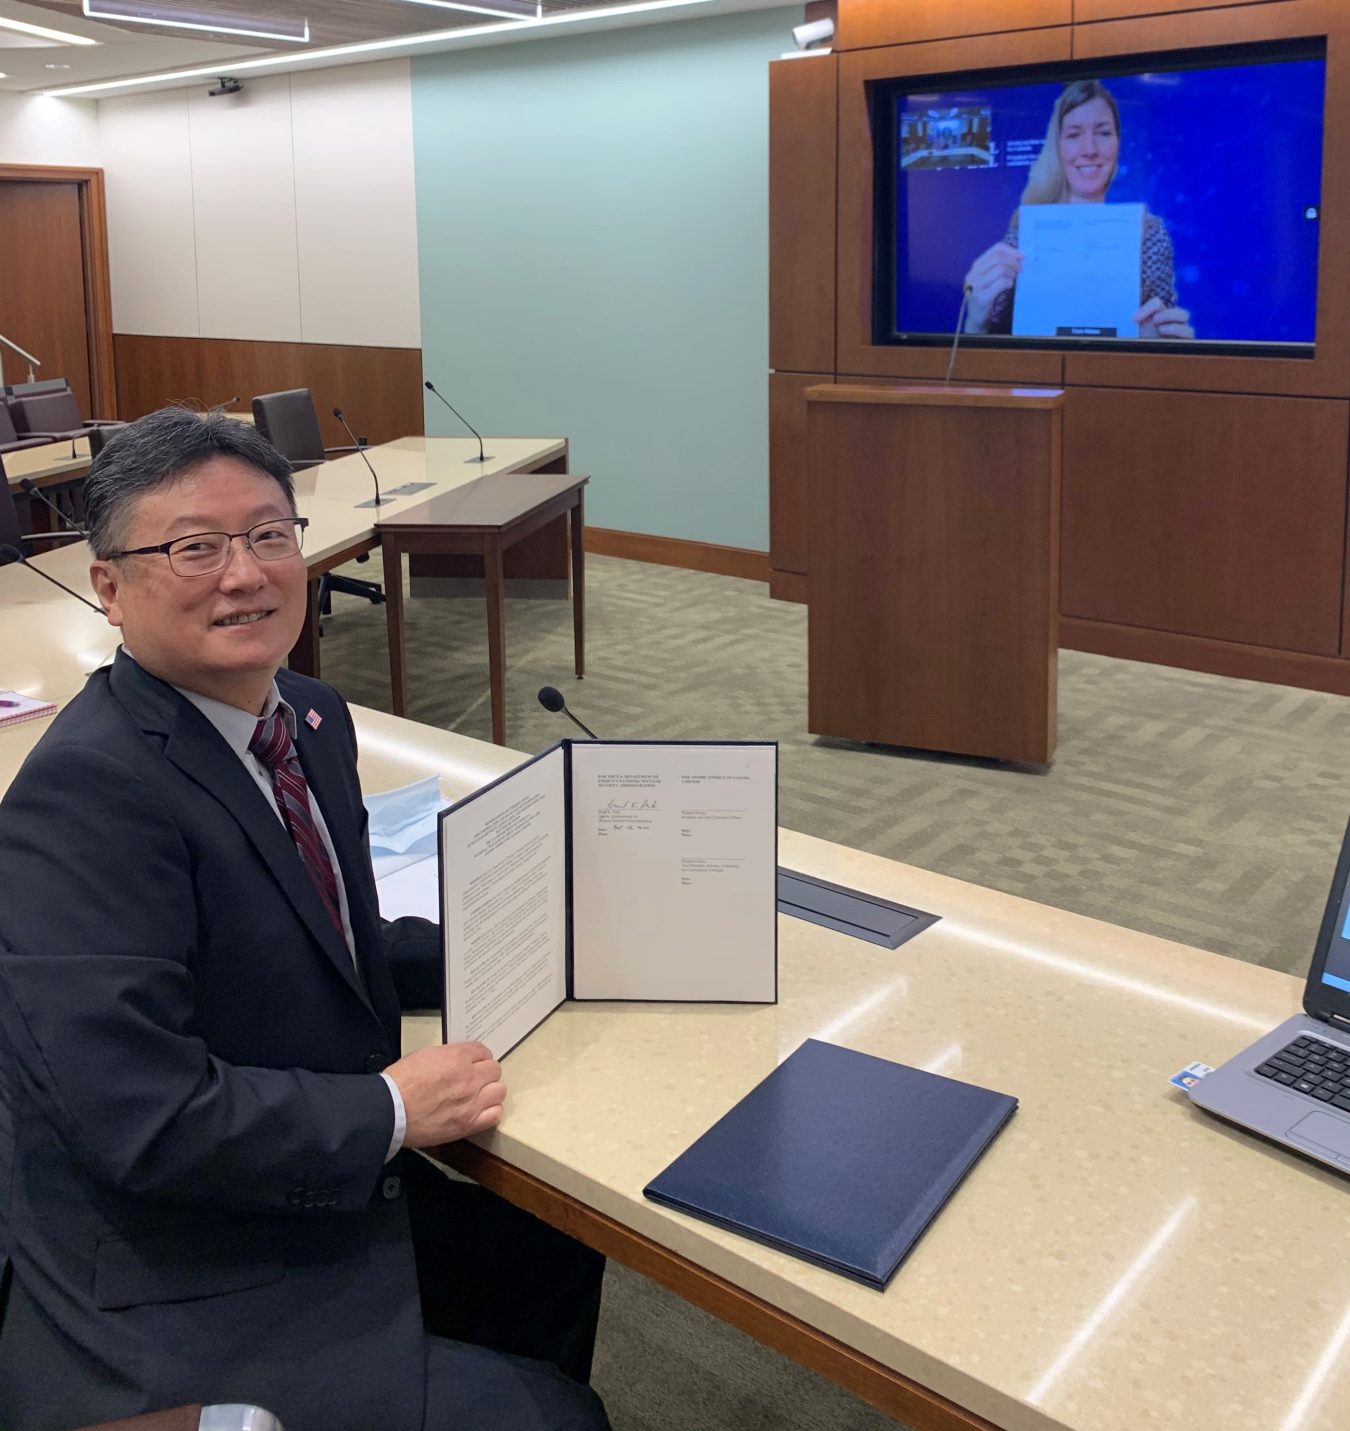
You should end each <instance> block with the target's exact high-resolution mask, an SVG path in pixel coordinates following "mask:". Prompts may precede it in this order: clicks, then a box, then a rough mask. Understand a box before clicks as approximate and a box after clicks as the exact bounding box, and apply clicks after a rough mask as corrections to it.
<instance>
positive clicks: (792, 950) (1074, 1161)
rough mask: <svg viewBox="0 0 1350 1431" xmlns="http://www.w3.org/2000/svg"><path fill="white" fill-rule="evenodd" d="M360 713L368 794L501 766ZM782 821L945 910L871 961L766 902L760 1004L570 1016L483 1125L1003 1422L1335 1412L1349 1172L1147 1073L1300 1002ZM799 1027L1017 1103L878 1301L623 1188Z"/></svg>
mask: <svg viewBox="0 0 1350 1431" xmlns="http://www.w3.org/2000/svg"><path fill="white" fill-rule="evenodd" d="M369 719H370V718H369V715H368V713H362V714H361V715H359V716H358V726H359V727H360V728H361V730H362V742H363V747H362V756H361V775H362V783H363V786H364V787H365V788H366V789H368V790H376V789H385V788H389V787H390V786H393V785H397V784H400V783H403V782H405V781H408V780H411V779H413V778H416V777H417V776H419V775H425V774H428V773H430V772H432V771H440V772H442V773H443V774H444V775H446V777H447V778H448V779H449V780H450V781H451V782H452V783H453V784H455V785H462V784H463V782H464V780H465V779H466V777H468V778H471V777H473V776H474V775H476V774H477V775H481V777H482V778H484V779H486V778H489V777H490V776H491V775H492V774H495V773H496V772H497V771H498V770H499V768H500V762H501V761H502V760H503V759H505V760H510V759H511V758H512V756H511V753H510V752H507V751H499V750H495V749H494V748H492V747H490V746H486V745H479V744H478V743H477V742H466V741H465V740H464V738H463V737H456V736H450V735H447V734H445V733H443V732H439V731H434V730H431V729H430V728H427V727H416V726H414V727H409V726H408V725H407V724H406V723H403V722H400V723H398V724H397V725H394V724H392V722H393V718H392V717H380V718H379V719H380V720H381V721H382V722H384V723H385V730H386V732H393V731H397V732H398V734H397V736H392V735H388V734H387V735H386V739H387V740H392V741H393V744H392V745H388V746H386V745H385V744H382V743H381V742H378V741H372V740H371V739H370V738H369V737H368V736H367V735H366V733H365V730H366V727H367V723H368V722H369ZM475 747H476V748H475ZM395 753H396V758H395ZM781 840H782V843H781V846H780V851H779V854H780V859H781V861H782V862H783V864H784V865H786V866H788V867H789V868H792V869H796V870H801V871H804V872H806V873H808V874H813V875H817V876H820V877H822V878H824V879H828V880H833V881H836V882H838V883H841V884H847V885H852V886H854V887H857V888H861V889H865V890H869V891H871V892H873V893H876V894H879V895H882V896H884V897H887V898H890V899H894V900H897V901H899V902H902V903H906V904H911V905H916V906H918V907H919V908H921V909H926V910H929V911H932V912H934V913H937V914H940V915H942V920H941V922H939V923H938V924H936V925H934V926H933V927H932V928H930V929H928V930H926V931H925V932H924V933H923V934H921V935H919V936H918V937H917V938H916V939H914V940H912V941H911V942H910V943H908V944H905V945H903V946H902V947H901V948H899V949H897V950H893V951H892V950H888V949H881V948H878V947H876V946H874V945H871V944H867V943H863V942H861V941H859V940H855V939H851V938H848V937H847V936H845V935H842V934H836V933H833V932H831V931H829V930H825V929H820V928H817V927H816V926H814V925H810V924H806V923H803V922H801V921H799V920H796V919H792V918H788V917H786V916H782V917H780V920H779V932H780V960H781V982H780V988H781V1001H780V1003H779V1004H778V1005H777V1006H776V1007H772V1008H744V1007H707V1006H686V1007H678V1006H674V1005H657V1004H653V1005H640V1004H627V1005H607V1004H569V1005H566V1006H565V1007H564V1008H563V1009H562V1010H560V1011H559V1012H558V1013H557V1014H555V1015H554V1016H553V1017H552V1018H551V1019H549V1020H548V1021H547V1022H546V1023H545V1024H544V1025H543V1027H542V1028H540V1029H539V1030H537V1031H536V1032H535V1033H533V1034H532V1035H531V1036H530V1037H529V1039H527V1040H526V1042H525V1043H524V1044H523V1045H521V1046H520V1047H519V1048H518V1049H517V1050H516V1051H515V1052H514V1053H512V1054H511V1055H509V1057H508V1058H507V1059H506V1063H505V1070H506V1083H507V1087H508V1090H509V1097H508V1103H507V1115H506V1118H505V1120H504V1122H503V1124H502V1126H501V1128H500V1129H499V1130H498V1131H497V1132H496V1133H494V1134H491V1135H488V1136H486V1137H483V1138H480V1139H478V1140H477V1141H479V1142H480V1143H481V1144H482V1145H483V1146H484V1147H485V1148H488V1149H490V1150H491V1151H493V1152H495V1153H496V1154H497V1155H498V1156H500V1157H502V1158H504V1159H506V1160H507V1161H508V1162H510V1163H512V1164H514V1165H516V1166H518V1167H520V1168H522V1169H524V1170H525V1171H526V1172H529V1173H532V1174H533V1175H535V1176H536V1177H538V1178H541V1179H543V1180H544V1181H545V1182H547V1183H549V1184H551V1185H552V1186H553V1187H556V1188H559V1189H560V1190H562V1191H563V1192H565V1193H568V1194H570V1195H571V1196H573V1197H575V1198H577V1199H579V1200H580V1201H582V1202H584V1203H586V1204H587V1205H588V1206H590V1207H592V1208H594V1209H596V1210H598V1211H599V1212H602V1213H605V1214H607V1215H609V1216H610V1217H612V1218H614V1219H616V1220H617V1221H619V1222H621V1223H622V1224H624V1225H625V1226H627V1227H630V1228H633V1229H635V1230H636V1231H638V1232H640V1233H642V1234H645V1235H646V1236H647V1237H650V1238H651V1239H653V1240H654V1241H656V1242H659V1243H661V1244H662V1245H663V1246H666V1247H669V1248H671V1249H673V1250H674V1251H676V1252H678V1253H681V1254H682V1255H683V1256H685V1257H687V1258H689V1259H690V1260H692V1261H694V1262H696V1263H698V1264H699V1265H700V1266H703V1267H705V1268H707V1269H709V1270H710V1271H712V1272H714V1273H717V1274H719V1275H720V1276H722V1277H725V1278H726V1279H728V1280H729V1281H731V1282H733V1283H735V1284H736V1285H738V1286H740V1287H743V1288H745V1289H746V1290H748V1291H750V1292H752V1293H754V1294H756V1295H758V1296H759V1297H762V1298H763V1299H765V1300H766V1301H768V1302H770V1303H772V1304H773V1305H774V1306H777V1307H781V1308H783V1309H784V1310H786V1311H788V1312H790V1313H792V1314H793V1315H795V1316H797V1317H799V1318H800V1319H801V1320H803V1321H804V1322H806V1323H807V1324H808V1325H810V1326H812V1327H815V1328H817V1329H819V1330H821V1331H823V1332H825V1333H827V1334H828V1335H831V1336H834V1337H837V1338H838V1339H839V1340H841V1341H843V1342H845V1343H847V1344H848V1345H849V1346H852V1347H855V1348H857V1349H858V1350H860V1351H862V1352H864V1353H865V1354H867V1355H869V1356H871V1357H873V1358H875V1359H876V1360H877V1361H880V1362H882V1363H883V1364H884V1365H886V1366H889V1367H892V1368H893V1369H895V1370H897V1371H900V1372H902V1373H903V1374H905V1375H907V1376H910V1377H912V1378H913V1379H914V1380H916V1381H919V1382H921V1383H922V1384H923V1385H925V1386H928V1387H930V1388H932V1389H933V1390H935V1391H937V1392H939V1393H941V1394H942V1395H945V1396H947V1397H949V1398H951V1399H952V1400H954V1401H956V1402H958V1403H959V1404H961V1405H962V1406H965V1407H967V1408H968V1409H970V1410H971V1411H974V1412H976V1413H977V1414H979V1415H983V1416H985V1417H987V1418H988V1419H990V1420H991V1421H993V1422H995V1423H996V1424H997V1425H999V1426H1003V1427H1006V1428H1007V1431H1048V1428H1052V1427H1074V1428H1079V1431H1140V1428H1144V1427H1166V1428H1176V1431H1207V1428H1213V1431H1343V1428H1344V1427H1346V1426H1347V1425H1350V1368H1346V1367H1345V1365H1344V1363H1345V1362H1346V1360H1347V1358H1346V1357H1345V1356H1344V1355H1343V1353H1344V1352H1345V1351H1346V1350H1347V1342H1348V1341H1350V1186H1348V1185H1347V1183H1346V1181H1345V1180H1344V1179H1343V1178H1341V1177H1339V1176H1337V1175H1336V1174H1334V1173H1331V1172H1328V1171H1324V1170H1322V1169H1321V1168H1319V1167H1317V1166H1315V1165H1313V1164H1311V1163H1309V1162H1305V1161H1303V1160H1301V1159H1299V1158H1297V1157H1295V1156H1293V1155H1292V1154H1289V1153H1286V1152H1284V1151H1283V1150H1280V1149H1276V1148H1272V1147H1269V1146H1267V1145H1265V1144H1262V1143H1260V1142H1259V1141H1258V1140H1257V1139H1255V1138H1253V1137H1250V1136H1248V1135H1246V1134H1244V1133H1241V1132H1238V1131H1236V1130H1232V1129H1229V1128H1227V1127H1225V1126H1224V1125H1222V1124H1220V1123H1218V1122H1216V1121H1214V1120H1213V1119H1210V1118H1208V1117H1206V1116H1205V1115H1203V1114H1201V1113H1199V1112H1197V1111H1195V1110H1193V1109H1192V1107H1191V1105H1190V1103H1189V1101H1188V1100H1187V1098H1186V1097H1185V1095H1184V1094H1183V1093H1182V1092H1180V1090H1178V1089H1176V1088H1174V1087H1172V1086H1171V1085H1170V1084H1169V1083H1168V1082H1167V1079H1168V1078H1169V1077H1170V1076H1171V1075H1172V1074H1173V1073H1175V1072H1176V1071H1177V1070H1178V1069H1180V1068H1182V1067H1183V1066H1184V1065H1186V1064H1187V1063H1190V1062H1192V1061H1194V1060H1202V1061H1204V1062H1207V1063H1210V1064H1218V1063H1220V1062H1222V1061H1223V1060H1224V1059H1226V1058H1228V1057H1229V1056H1231V1055H1232V1054H1235V1053H1237V1052H1238V1051H1239V1050H1240V1049H1242V1048H1243V1047H1244V1046H1245V1045H1246V1044H1248V1043H1249V1042H1251V1041H1252V1040H1253V1039H1254V1038H1255V1037H1256V1036H1257V1035H1258V1034H1260V1033H1263V1032H1264V1031H1266V1030H1267V1029H1269V1028H1271V1027H1273V1026H1274V1025H1275V1024H1277V1023H1279V1022H1280V1021H1281V1020H1282V1019H1284V1018H1287V1017H1288V1016H1289V1015H1290V1014H1291V1013H1294V1012H1295V1011H1297V1009H1298V1007H1299V1003H1300V998H1301V992H1302V985H1301V983H1300V982H1299V981H1297V980H1295V979H1291V978H1290V977H1288V976H1287V975H1284V974H1279V973H1275V972H1273V971H1271V970H1268V969H1262V968H1258V967H1255V966H1253V965H1249V964H1244V963H1240V962H1238V961H1236V960H1232V959H1225V958H1222V957H1220V956H1218V955H1215V954H1208V953H1204V952H1202V951H1200V950H1196V949H1190V948H1187V947H1185V946H1183V945H1178V944H1172V943H1169V942H1167V941H1166V940H1162V939H1156V938H1153V937H1151V936H1149V935H1145V934H1137V933H1133V932H1131V931H1129V930H1125V929H1119V928H1116V927H1114V926H1111V925H1107V924H1102V923H1099V922H1097V921H1095V920H1091V919H1086V918H1083V917H1081V916H1079V915H1074V914H1068V913H1065V912H1063V911H1061V910H1055V909H1050V908H1047V907H1045V906H1041V905H1037V904H1034V903H1032V902H1030V901H1028V900H1023V899H1017V898H1014V897H1012V896H1008V895H1002V894H996V893H994V892H992V891H989V890H985V889H980V888H978V887H977V886H974V885H969V884H965V883H963V882H961V881H959V880H953V879H948V878H945V877H944V876H942V875H937V874H932V873H930V872H928V871H925V870H919V869H915V868H912V867H910V866H906V865H901V864H897V863H895V862H893V861H890V860H886V859H882V858H879V857H877V856H874V855H867V854H862V853H860V852H858V851H854V850H849V849H845V848H843V847H841V846H838V845H832V844H828V843H826V842H824V841H822V840H816V839H813V838H811V837H809V836H806V835H801V834H795V833H793V832H791V831H786V830H785V831H783V832H782V835H781ZM404 1030H405V1044H406V1046H407V1047H412V1046H414V1045H417V1044H422V1043H429V1042H434V1041H438V1040H439V1038H440V1023H439V1019H437V1018H408V1019H405V1021H404ZM808 1037H813V1038H819V1039H824V1040H827V1041H830V1042H834V1043H840V1044H844V1045H846V1046H848V1047H850V1048H855V1049H860V1050H862V1051H864V1052H867V1053H873V1054H878V1055H880V1056H883V1057H886V1058H893V1059H897V1060H900V1061H902V1062H905V1063H909V1064H912V1065H914V1066H916V1067H920V1068H926V1069H929V1070H931V1071H934V1072H938V1073H943V1074H946V1075H949V1076H951V1077H955V1078H961V1079H966V1080H969V1081H970V1082H974V1083H979V1084H983V1085H985V1086H987V1087H989V1088H994V1089H998V1090H1000V1091H1002V1092H1006V1093H1011V1094H1014V1095H1016V1097H1017V1098H1018V1099H1019V1100H1020V1108H1019V1111H1018V1113H1017V1115H1016V1117H1015V1118H1014V1119H1013V1121H1012V1122H1011V1123H1010V1124H1009V1126H1008V1127H1007V1129H1006V1130H1005V1131H1004V1133H1003V1134H1002V1135H1001V1136H1000V1137H999V1138H998V1140H997V1141H996V1142H995V1144H994V1145H993V1147H992V1148H991V1149H990V1151H989V1153H988V1154H987V1155H986V1157H985V1158H984V1159H983V1160H982V1161H981V1163H980V1164H979V1165H978V1166H977V1167H976V1169H975V1170H974V1172H973V1173H972V1175H971V1176H970V1178H969V1179H968V1180H967V1182H966V1183H965V1184H964V1185H963V1186H962V1188H961V1189H960V1190H959V1191H958V1193H957V1194H956V1196H955V1198H954V1199H953V1200H952V1202H951V1203H950V1204H949V1205H948V1206H947V1208H946V1210H945V1211H944V1212H943V1213H942V1215H941V1216H940V1217H939V1218H938V1220H937V1222H936V1223H935V1224H934V1225H933V1227H932V1228H931V1229H930V1230H929V1232H928V1233H927V1234H926V1235H925V1237H924V1238H923V1240H922V1241H921V1242H920V1244H919V1246H918V1248H917V1249H916V1250H915V1252H914V1253H913V1255H912V1256H911V1257H910V1259H909V1260H908V1262H906V1264H905V1265H904V1266H903V1267H902V1268H901V1270H900V1272H899V1274H898V1275H897V1276H896V1278H895V1280H894V1282H892V1284H891V1286H890V1288H889V1289H888V1290H887V1291H886V1292H885V1293H877V1292H874V1291H870V1290H868V1289H867V1288H865V1287H862V1286H860V1285H856V1284H854V1283H852V1282H850V1281H847V1280H846V1279H844V1278H842V1277H838V1276H835V1275H833V1274H831V1273H829V1272H826V1271H824V1270H821V1269H818V1268H815V1267H812V1266H810V1265H808V1264H806V1263H803V1262H800V1261H797V1260H796V1259H794V1258H790V1257H787V1256H785V1255H783V1254H781V1253H778V1252H774V1251H772V1250H770V1249H768V1248H764V1247H760V1246H759V1245H757V1244H755V1243H752V1242H749V1241H747V1240H745V1239H743V1238H739V1237H736V1236H734V1235H732V1234H730V1233H725V1232H722V1231H720V1230H718V1229H716V1228H712V1227H709V1226H707V1225H706V1224H703V1223H700V1222H697V1221H695V1220H693V1219H690V1218H686V1217H683V1216H681V1215H679V1214H677V1213H674V1212H670V1211H667V1210H665V1209H662V1208H659V1207H657V1206H655V1205H654V1204H652V1203H649V1202H647V1201H646V1200H645V1199H643V1197H642V1187H643V1185H644V1184H645V1183H646V1182H647V1181H648V1180H649V1179H650V1178H652V1177H653V1176H654V1175H655V1174H656V1173H658V1172H659V1171H660V1170H661V1169H662V1168H664V1167H665V1166H666V1164H667V1163H669V1162H670V1161H671V1160H672V1159H673V1158H674V1157H676V1156H677V1155H678V1154H679V1153H681V1152H682V1151H683V1150H684V1149H685V1148H686V1147H688V1146H689V1144H690V1143H691V1142H693V1141H694V1139H695V1138H697V1137H698V1136H699V1134H701V1133H702V1132H704V1131H705V1130H706V1129H707V1128H708V1127H709V1126H710V1125H711V1124H712V1123H713V1122H714V1121H715V1120H716V1119H717V1118H719V1117H720V1116H721V1115H722V1114H723V1113H725V1112H726V1111H727V1109H728V1108H730V1107H731V1106H732V1104H734V1103H735V1102H736V1100H737V1099H738V1098H740V1097H741V1096H742V1095H743V1094H744V1093H746V1092H747V1091H748V1090H749V1089H750V1088H751V1087H753V1086H754V1084H755V1083H757V1082H758V1081H759V1080H760V1079H761V1078H763V1077H764V1076H765V1075H766V1074H768V1073H769V1072H770V1071H771V1070H772V1069H773V1068H774V1067H775V1066H776V1064H777V1063H779V1062H781V1060H782V1059H783V1058H785V1057H786V1056H787V1055H788V1054H789V1053H791V1052H792V1050H793V1049H795V1048H796V1047H797V1046H798V1045H799V1044H800V1043H801V1042H802V1040H803V1039H805V1038H808ZM841 1215H845V1213H844V1211H843V1210H841Z"/></svg>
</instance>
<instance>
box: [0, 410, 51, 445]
mask: <svg viewBox="0 0 1350 1431" xmlns="http://www.w3.org/2000/svg"><path fill="white" fill-rule="evenodd" d="M50 442H51V438H49V437H20V436H19V434H18V433H17V432H16V431H15V429H14V419H13V418H12V417H11V416H10V415H9V406H8V404H6V403H4V402H0V457H2V456H3V455H4V454H5V453H6V452H21V451H22V450H23V449H24V448H25V447H46V446H47V445H48V443H50Z"/></svg>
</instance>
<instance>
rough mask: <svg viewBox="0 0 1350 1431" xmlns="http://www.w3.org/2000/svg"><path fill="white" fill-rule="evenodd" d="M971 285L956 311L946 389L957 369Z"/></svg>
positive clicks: (943, 384) (965, 288)
mask: <svg viewBox="0 0 1350 1431" xmlns="http://www.w3.org/2000/svg"><path fill="white" fill-rule="evenodd" d="M971 291H972V290H971V287H970V284H968V283H967V284H966V286H965V287H964V288H963V289H962V290H961V306H960V308H958V309H957V310H956V332H954V333H953V334H952V355H951V357H950V358H949V359H948V360H947V376H946V377H945V378H944V379H943V382H942V386H943V387H944V388H945V387H946V386H947V385H948V384H949V383H950V382H951V380H952V369H953V368H955V367H956V350H957V348H958V347H959V346H960V343H961V328H962V326H963V325H964V324H965V321H966V308H967V307H968V306H969V304H970V295H971Z"/></svg>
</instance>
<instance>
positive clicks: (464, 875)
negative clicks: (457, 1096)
mask: <svg viewBox="0 0 1350 1431" xmlns="http://www.w3.org/2000/svg"><path fill="white" fill-rule="evenodd" d="M439 855H440V891H441V928H442V932H443V936H444V941H445V1003H444V1015H443V1019H444V1034H445V1039H446V1041H447V1042H449V1043H459V1042H462V1041H464V1040H467V1039H476V1040H478V1041H479V1042H481V1043H484V1044H486V1045H487V1046H488V1048H490V1049H491V1050H492V1053H493V1056H494V1057H497V1058H501V1057H502V1056H503V1055H504V1054H506V1053H507V1052H509V1051H510V1050H511V1049H512V1048H514V1047H515V1045H516V1044H517V1043H519V1042H520V1040H521V1039H523V1038H524V1037H525V1036H526V1034H528V1033H529V1032H530V1031H531V1030H532V1029H533V1028H535V1027H536V1026H537V1025H538V1024H540V1023H541V1022H542V1021H543V1020H544V1019H546V1018H547V1017H548V1016H549V1015H550V1014H551V1013H552V1012H553V1011H554V1009H556V1008H557V1007H558V1005H559V1004H561V1003H562V1002H563V1001H564V1000H566V999H569V998H572V999H641V1000H671V1001H684V1002H712V1003H774V1002H776V1000H777V997H778V921H777V893H776V886H777V867H778V746H777V744H776V743H775V742H729V743H726V744H715V743H711V742H701V741H667V742H647V741H607V740H597V741H589V740H588V741H570V740H565V741H563V742H562V743H561V744H559V745H556V746H554V747H552V748H551V749H549V750H546V751H544V753H543V754H542V755H538V756H536V757H535V758H534V759H533V760H529V761H526V762H525V764H523V765H521V766H518V767H517V768H516V769H515V770H513V771H511V773H510V774H508V775H504V776H502V777H501V778H500V779H499V780H495V781H493V782H492V784H490V785H485V786H484V787H483V788H482V789H481V790H476V791H475V792H474V793H473V794H472V795H469V796H467V797H466V798H465V799H463V800H461V801H459V802H458V803H457V804H455V805H453V806H451V807H450V808H449V809H448V810H445V811H443V812H442V813H441V815H440V828H439Z"/></svg>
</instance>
